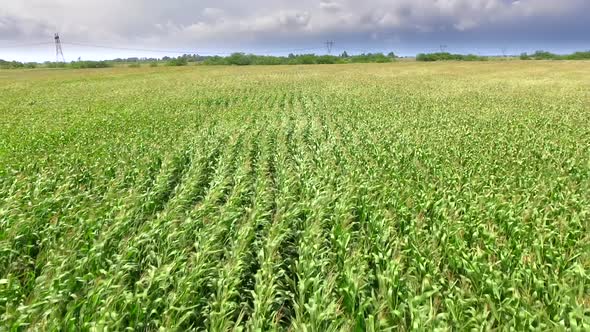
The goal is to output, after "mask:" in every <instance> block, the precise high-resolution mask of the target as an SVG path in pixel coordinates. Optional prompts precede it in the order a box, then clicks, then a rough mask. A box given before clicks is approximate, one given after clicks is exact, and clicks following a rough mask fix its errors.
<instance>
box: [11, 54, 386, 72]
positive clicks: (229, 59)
mask: <svg viewBox="0 0 590 332" xmlns="http://www.w3.org/2000/svg"><path fill="white" fill-rule="evenodd" d="M395 58H396V56H395V54H394V53H393V52H391V53H389V54H387V55H384V54H382V53H366V54H360V55H348V53H346V52H344V53H342V54H341V55H339V56H335V55H316V54H298V55H295V54H289V55H288V56H267V55H255V54H245V53H233V54H231V55H229V56H200V55H198V54H184V55H181V56H178V57H167V56H165V57H163V58H161V59H158V58H138V57H131V58H117V59H113V60H108V61H82V60H79V61H72V62H68V63H64V62H49V61H48V62H45V63H42V64H41V63H34V62H32V63H22V62H18V61H4V60H0V68H2V69H13V68H37V67H43V68H73V69H85V68H106V67H113V66H115V65H117V66H121V65H125V64H127V65H128V66H129V67H140V66H141V64H149V66H151V67H157V66H159V65H166V66H186V65H188V64H189V63H200V64H203V65H237V66H247V65H297V64H310V65H311V64H339V63H371V62H373V63H386V62H392V61H394V60H395Z"/></svg>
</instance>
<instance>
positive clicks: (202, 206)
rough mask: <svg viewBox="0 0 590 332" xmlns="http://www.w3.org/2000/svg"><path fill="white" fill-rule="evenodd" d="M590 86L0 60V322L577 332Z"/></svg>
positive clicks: (533, 68)
mask: <svg viewBox="0 0 590 332" xmlns="http://www.w3.org/2000/svg"><path fill="white" fill-rule="evenodd" d="M589 77H590V62H544V61H539V62H520V61H514V62H511V61H502V62H484V63H415V62H399V63H392V64H382V65H378V64H367V65H333V66H321V65H317V66H309V67H306V66H276V67H263V66H260V67H245V68H244V67H181V68H169V67H166V68H139V69H137V68H110V69H104V70H83V71H76V70H29V71H26V70H22V71H21V70H12V71H0V330H10V329H14V330H18V327H24V328H26V329H30V330H35V331H38V330H58V329H62V330H76V329H81V330H90V329H92V328H94V329H96V330H104V329H105V328H109V330H113V331H119V330H123V329H124V327H132V328H133V329H137V330H157V329H158V328H163V329H165V330H174V329H178V330H185V329H189V328H192V329H197V330H204V329H206V330H212V331H225V330H230V329H234V328H236V329H239V328H244V329H246V330H249V331H267V330H289V329H290V330H293V331H301V330H307V331H338V330H357V331H362V330H367V331H371V330H387V329H390V330H432V329H434V328H440V329H442V330H446V329H453V330H467V329H471V328H475V329H477V330H488V329H499V330H503V329H508V328H510V327H512V328H514V329H517V330H524V329H541V330H555V329H560V328H562V329H563V328H570V329H573V330H575V329H580V330H583V329H588V328H590V79H589Z"/></svg>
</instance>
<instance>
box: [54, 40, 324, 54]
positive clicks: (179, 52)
mask: <svg viewBox="0 0 590 332" xmlns="http://www.w3.org/2000/svg"><path fill="white" fill-rule="evenodd" d="M62 44H64V45H73V46H82V47H93V48H104V49H111V50H122V51H137V52H151V53H172V54H199V55H231V54H233V53H235V52H215V53H203V52H198V51H196V50H165V49H154V48H136V47H121V46H108V45H97V44H89V43H79V42H62ZM313 50H318V48H299V49H276V50H272V51H269V50H266V51H258V52H263V53H278V52H302V51H313Z"/></svg>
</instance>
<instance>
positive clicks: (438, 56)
mask: <svg viewBox="0 0 590 332" xmlns="http://www.w3.org/2000/svg"><path fill="white" fill-rule="evenodd" d="M486 60H488V58H487V57H485V56H479V55H475V54H467V55H464V54H451V53H447V52H438V53H420V54H418V55H417V56H416V61H486Z"/></svg>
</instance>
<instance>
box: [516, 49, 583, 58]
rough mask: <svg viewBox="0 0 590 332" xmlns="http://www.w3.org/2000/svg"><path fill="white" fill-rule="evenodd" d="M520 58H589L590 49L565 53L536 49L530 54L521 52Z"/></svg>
mask: <svg viewBox="0 0 590 332" xmlns="http://www.w3.org/2000/svg"><path fill="white" fill-rule="evenodd" d="M520 58H521V59H522V60H590V51H587V52H575V53H572V54H566V55H560V54H554V53H551V52H547V51H536V52H535V53H534V54H531V55H527V54H526V53H523V54H522V55H521V57H520ZM525 58H526V59H525Z"/></svg>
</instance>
